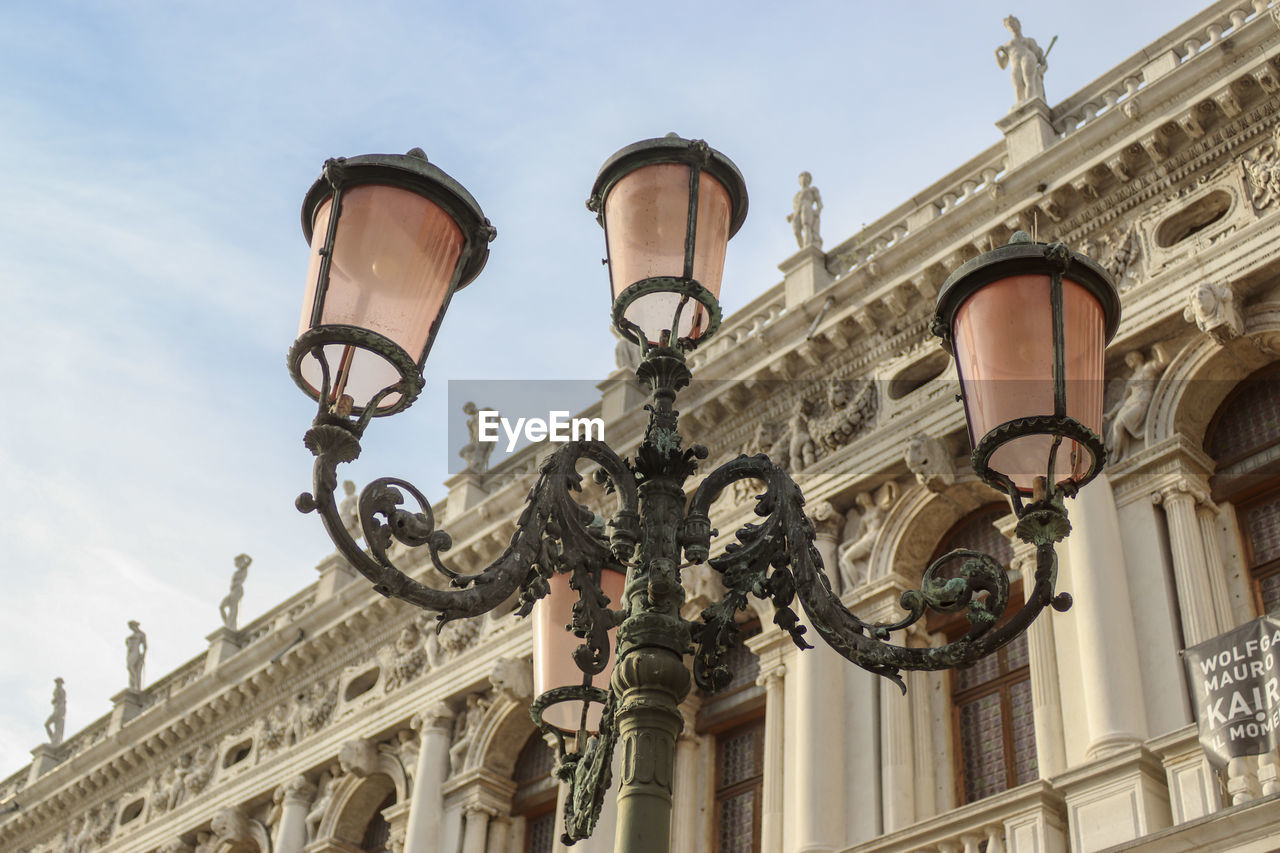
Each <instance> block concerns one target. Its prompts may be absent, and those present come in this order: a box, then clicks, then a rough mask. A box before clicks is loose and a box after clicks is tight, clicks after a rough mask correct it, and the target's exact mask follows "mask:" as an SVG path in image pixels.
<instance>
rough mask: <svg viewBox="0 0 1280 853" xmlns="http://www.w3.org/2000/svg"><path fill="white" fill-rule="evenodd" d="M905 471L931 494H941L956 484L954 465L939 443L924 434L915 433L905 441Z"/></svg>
mask: <svg viewBox="0 0 1280 853" xmlns="http://www.w3.org/2000/svg"><path fill="white" fill-rule="evenodd" d="M903 461H904V462H906V463H907V469H908V470H909V471H911V473H912V474H915V475H916V482H917V483H919V484H920V485H922V486H924V487H925V488H926V489H928V490H929V491H931V492H941V491H943V490H944V489H946V488H948V487H949V486H954V485H955V482H956V465H955V461H954V460H953V459H952V458H951V454H950V453H948V452H947V448H946V446H945V445H943V443H942V442H941V441H939V440H938V439H936V438H934V437H933V436H931V435H926V434H925V433H922V432H920V433H916V434H915V435H913V436H911V438H910V439H909V440H908V441H907V449H906V452H905V453H904V454H903Z"/></svg>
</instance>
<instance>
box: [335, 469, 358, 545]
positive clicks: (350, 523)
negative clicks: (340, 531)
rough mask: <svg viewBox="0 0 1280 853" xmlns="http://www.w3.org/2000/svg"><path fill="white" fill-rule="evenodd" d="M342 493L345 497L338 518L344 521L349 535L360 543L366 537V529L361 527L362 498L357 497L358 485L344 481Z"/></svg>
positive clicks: (339, 507) (339, 505)
mask: <svg viewBox="0 0 1280 853" xmlns="http://www.w3.org/2000/svg"><path fill="white" fill-rule="evenodd" d="M342 491H343V494H344V497H343V498H342V501H341V502H339V504H338V517H339V518H341V519H342V526H343V528H345V529H346V531H347V535H348V536H350V537H351V538H352V539H354V540H356V541H357V542H359V541H360V539H361V537H363V536H364V529H363V528H361V526H360V498H359V497H358V496H357V495H356V484H355V483H354V482H352V481H351V480H344V481H343V482H342Z"/></svg>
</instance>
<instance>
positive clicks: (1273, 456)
mask: <svg viewBox="0 0 1280 853" xmlns="http://www.w3.org/2000/svg"><path fill="white" fill-rule="evenodd" d="M1204 448H1205V451H1206V452H1208V454H1209V455H1210V456H1212V457H1213V459H1214V462H1215V463H1216V465H1215V471H1214V478H1213V479H1214V495H1215V497H1218V498H1219V499H1225V500H1229V501H1230V502H1231V503H1233V504H1235V506H1236V519H1237V521H1238V522H1239V525H1240V536H1241V539H1243V540H1244V541H1243V547H1244V557H1245V561H1246V563H1247V565H1248V569H1249V577H1250V581H1251V586H1252V591H1253V598H1254V606H1255V607H1256V608H1257V611H1258V612H1259V613H1270V612H1273V611H1276V610H1280V364H1273V365H1270V366H1268V367H1264V368H1263V369H1262V370H1259V371H1258V372H1257V373H1254V374H1253V375H1252V376H1249V377H1248V378H1246V379H1245V380H1244V381H1243V382H1241V383H1240V384H1239V385H1237V386H1236V388H1235V389H1234V390H1233V391H1232V392H1231V393H1230V394H1229V395H1227V398H1226V400H1224V401H1223V403H1222V405H1221V406H1219V407H1218V411H1217V413H1215V414H1214V416H1213V420H1212V421H1210V423H1209V429H1208V430H1207V431H1206V433H1205V441H1204Z"/></svg>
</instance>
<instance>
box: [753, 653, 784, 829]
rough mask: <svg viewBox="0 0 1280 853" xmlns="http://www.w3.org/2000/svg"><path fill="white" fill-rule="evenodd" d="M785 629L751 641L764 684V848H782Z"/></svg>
mask: <svg viewBox="0 0 1280 853" xmlns="http://www.w3.org/2000/svg"><path fill="white" fill-rule="evenodd" d="M790 642H791V640H790V638H789V637H788V636H787V635H786V634H784V633H783V632H782V631H768V632H766V633H763V634H757V635H756V636H754V637H752V638H750V639H749V640H747V648H749V649H750V650H751V651H752V653H753V654H755V655H756V657H757V658H759V660H760V674H759V676H757V677H756V684H758V685H760V686H762V687H764V690H765V693H764V785H763V787H764V791H763V793H762V796H761V800H762V802H761V809H760V849H761V850H782V837H783V812H784V808H783V806H784V800H783V797H784V794H785V792H784V790H783V776H784V773H783V767H784V766H785V763H786V727H785V723H786V715H785V710H784V709H785V707H786V706H785V701H784V700H785V687H786V682H785V680H784V679H785V677H786V674H787V667H786V664H784V663H783V662H782V660H783V653H784V650H785V648H786V646H785V645H784V644H785V643H790Z"/></svg>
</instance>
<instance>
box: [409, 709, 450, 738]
mask: <svg viewBox="0 0 1280 853" xmlns="http://www.w3.org/2000/svg"><path fill="white" fill-rule="evenodd" d="M457 716H458V715H457V714H456V713H454V710H453V709H452V708H450V707H449V706H448V705H447V704H446V703H444V702H432V703H431V704H430V705H428V706H427V707H426V708H424V709H423V710H421V711H419V712H418V713H416V714H414V715H413V719H412V720H411V721H410V723H409V726H410V728H412V729H413V730H414V731H416V732H417V733H418V736H419V737H421V736H422V735H424V734H426V733H427V732H429V731H433V730H435V731H442V732H444V733H446V734H448V733H450V732H452V730H453V721H454V718H456V717H457Z"/></svg>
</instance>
